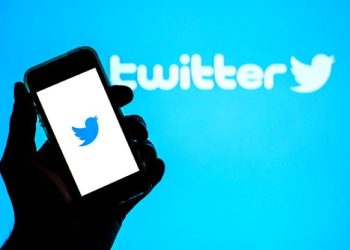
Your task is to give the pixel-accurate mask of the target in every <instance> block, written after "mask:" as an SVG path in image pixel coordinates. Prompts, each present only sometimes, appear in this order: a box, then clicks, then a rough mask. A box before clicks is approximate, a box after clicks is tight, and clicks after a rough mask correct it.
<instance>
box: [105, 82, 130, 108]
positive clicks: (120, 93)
mask: <svg viewBox="0 0 350 250" xmlns="http://www.w3.org/2000/svg"><path fill="white" fill-rule="evenodd" d="M107 94H108V96H109V99H110V100H111V102H112V105H113V106H116V107H123V106H125V105H126V104H128V103H129V102H131V101H132V99H133V97H134V94H133V93H132V90H131V89H130V88H129V87H127V86H119V85H114V86H111V87H109V88H108V90H107Z"/></svg>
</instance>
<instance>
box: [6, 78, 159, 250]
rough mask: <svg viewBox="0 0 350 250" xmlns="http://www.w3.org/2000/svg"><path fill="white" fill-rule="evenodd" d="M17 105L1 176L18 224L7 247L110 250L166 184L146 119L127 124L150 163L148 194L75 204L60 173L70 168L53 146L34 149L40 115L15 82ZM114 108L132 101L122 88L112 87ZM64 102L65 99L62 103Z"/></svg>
mask: <svg viewBox="0 0 350 250" xmlns="http://www.w3.org/2000/svg"><path fill="white" fill-rule="evenodd" d="M14 92H15V103H14V107H13V113H12V116H11V120H10V132H9V136H8V141H7V145H6V149H5V151H4V155H3V158H2V160H1V163H0V172H1V174H2V177H3V179H4V181H5V184H6V187H7V191H8V193H9V196H10V199H11V201H12V205H13V209H14V214H15V225H14V229H13V232H12V234H11V236H10V238H9V239H8V241H7V243H5V245H4V246H3V249H99V250H102V249H110V248H111V246H112V244H113V242H114V239H115V237H116V235H117V233H118V230H119V228H120V227H121V224H122V221H123V219H124V218H125V216H126V214H127V213H128V212H129V211H130V210H131V209H132V208H133V207H134V206H135V205H136V204H137V203H138V202H139V201H140V200H141V199H142V198H143V197H145V196H146V195H147V194H148V193H149V192H150V191H151V189H152V188H153V187H154V186H155V185H156V184H157V183H158V182H159V181H160V180H161V178H162V176H163V173H164V163H163V161H162V160H161V159H159V158H157V154H156V151H155V149H154V147H153V145H152V144H151V143H150V142H149V141H148V140H147V137H148V133H147V130H146V125H145V122H144V121H143V119H142V118H141V117H139V116H126V117H125V118H124V123H125V125H126V126H127V128H128V132H129V133H130V135H131V136H132V138H133V140H134V143H135V144H136V145H137V149H138V155H139V157H140V160H141V161H144V162H145V163H146V164H145V166H146V173H147V174H146V177H145V183H146V184H147V185H145V191H144V193H142V194H141V195H139V196H137V197H134V198H132V199H130V200H127V201H121V199H120V194H121V193H122V192H123V190H118V191H117V192H119V193H117V192H116V195H115V197H99V199H98V200H90V201H88V202H80V203H77V204H76V203H75V202H73V201H72V197H71V194H72V193H71V191H70V189H71V188H72V187H70V186H69V185H68V184H67V182H66V181H65V180H66V177H65V176H64V172H62V171H61V170H62V169H63V168H67V166H65V165H64V164H65V163H64V161H63V159H62V158H61V157H60V156H59V154H58V153H57V152H58V151H57V148H55V146H54V145H52V144H50V143H49V142H46V143H45V144H44V145H43V147H42V148H41V149H40V150H39V151H37V150H36V146H35V141H34V137H35V130H36V113H35V110H34V107H33V103H32V100H31V98H30V96H29V94H28V93H27V91H26V89H25V87H24V85H23V84H22V83H16V84H15V91H14ZM108 95H109V96H110V99H111V101H112V105H113V106H114V107H121V106H123V105H125V104H127V103H129V102H130V101H131V100H132V97H133V95H132V92H131V90H130V89H129V88H127V87H123V86H113V87H110V89H109V91H108ZM63 101H64V100H63Z"/></svg>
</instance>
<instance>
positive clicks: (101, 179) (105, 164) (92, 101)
mask: <svg viewBox="0 0 350 250" xmlns="http://www.w3.org/2000/svg"><path fill="white" fill-rule="evenodd" d="M24 82H25V85H26V87H27V89H28V91H29V93H30V94H31V96H32V97H33V101H34V106H35V108H36V111H37V113H38V116H39V119H40V120H41V123H42V125H43V128H44V130H45V133H46V135H47V137H48V140H49V142H50V143H55V144H56V145H58V147H57V148H59V151H60V154H61V155H62V158H64V160H65V162H66V164H65V165H66V166H68V171H67V172H68V173H69V175H68V176H69V179H70V180H69V182H70V183H73V186H74V189H75V191H74V192H73V193H74V196H76V197H87V196H89V195H91V194H98V193H101V192H108V190H109V191H111V190H114V192H115V190H117V191H118V190H119V191H120V192H123V195H124V196H123V197H132V196H135V195H137V194H138V193H141V192H142V189H143V187H142V185H140V183H141V182H142V181H141V182H140V180H141V179H142V175H143V165H142V163H141V162H140V161H138V160H137V157H136V156H137V154H136V151H135V149H134V145H133V142H132V140H131V138H130V137H129V136H128V134H127V133H126V132H125V131H126V130H125V128H124V127H123V126H122V123H121V122H120V121H121V119H123V114H122V112H121V111H120V109H115V108H113V107H112V105H111V102H110V100H109V97H108V94H107V88H108V86H109V82H108V80H107V77H106V75H105V72H104V70H103V68H102V66H101V62H100V60H99V58H98V56H97V53H96V52H95V51H94V50H93V49H92V48H90V47H80V48H77V49H74V50H72V51H69V52H67V53H65V54H63V55H61V56H58V57H56V58H53V59H51V60H49V61H46V62H44V63H41V64H39V65H37V66H35V67H32V68H30V69H29V70H28V71H27V72H26V73H25V76H24ZM128 192H130V193H128ZM112 195H115V194H112Z"/></svg>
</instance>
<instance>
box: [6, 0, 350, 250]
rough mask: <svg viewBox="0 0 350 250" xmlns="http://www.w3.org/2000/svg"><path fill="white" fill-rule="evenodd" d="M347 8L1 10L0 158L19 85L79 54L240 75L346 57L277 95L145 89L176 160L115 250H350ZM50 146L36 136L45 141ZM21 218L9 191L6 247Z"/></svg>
mask: <svg viewBox="0 0 350 250" xmlns="http://www.w3.org/2000/svg"><path fill="white" fill-rule="evenodd" d="M349 10H350V5H349V3H348V2H347V1H345V0H344V1H339V0H332V1H330V0H318V1H316V0H312V1H302V0H296V1H288V2H286V1H274V0H265V1H228V0H227V1H224V0H216V1H206V0H205V1H204V0H201V1H199V0H198V1H186V0H177V1H161V0H157V1H141V0H140V1H121V0H113V1H90V2H89V1H71V0H61V1H57V2H54V1H28V0H17V1H9V0H7V1H6V0H2V1H0V83H1V84H0V102H1V105H0V114H1V123H0V153H2V152H3V149H4V146H5V142H6V137H7V132H8V120H9V116H10V113H11V110H12V103H13V93H12V92H13V83H14V82H15V81H18V80H22V77H23V73H24V72H25V70H26V69H27V68H29V67H30V66H33V65H34V64H37V63H39V62H41V61H43V60H46V59H49V58H51V57H53V56H56V55H58V54H60V53H63V52H65V51H67V50H70V49H72V48H75V47H78V46H81V45H90V46H92V47H94V48H95V49H96V50H97V51H98V53H99V54H100V56H101V59H102V61H103V64H104V66H105V68H106V70H107V71H108V69H109V58H110V56H111V55H112V54H118V55H119V56H121V57H122V60H123V61H127V62H135V63H138V64H140V63H144V64H146V65H147V66H149V67H152V66H153V65H154V64H156V63H161V64H162V65H164V66H167V65H169V64H171V63H177V62H178V57H179V55H181V54H182V53H189V54H193V53H199V54H201V56H202V57H203V60H204V63H206V64H211V63H212V62H211V61H212V56H213V55H214V54H215V53H222V54H224V55H225V57H226V60H227V63H229V64H232V65H236V66H239V65H241V64H244V63H257V64H259V65H260V66H261V67H266V66H268V65H269V64H271V63H285V64H287V65H289V60H290V57H291V56H296V57H297V58H299V59H300V60H303V61H305V62H309V61H310V60H311V58H312V57H313V56H314V55H315V54H317V53H325V54H329V55H331V54H333V55H335V57H336V63H335V64H334V68H333V72H332V75H331V78H330V80H329V82H328V83H327V84H326V85H325V87H324V88H322V89H321V90H319V91H317V92H315V93H312V94H307V95H301V94H297V93H294V92H292V91H291V90H290V87H291V86H293V85H295V81H294V79H293V78H292V76H291V75H290V74H286V75H283V76H278V78H277V79H276V86H275V88H274V89H273V90H270V91H267V90H265V89H260V90H255V91H247V90H243V89H236V90H234V91H223V90H221V89H219V88H214V89H213V90H211V91H201V90H198V89H196V88H191V89H190V90H188V91H182V90H181V89H179V88H176V89H174V90H172V91H168V92H165V91H160V90H157V91H144V90H142V89H141V88H139V89H137V90H136V91H135V100H134V102H133V103H132V104H130V105H129V106H128V107H126V108H125V109H124V112H125V113H137V114H140V115H142V116H143V117H144V118H145V119H146V121H147V123H148V128H149V132H150V137H151V140H152V141H153V142H154V144H155V145H156V146H157V149H158V152H159V155H160V156H161V157H162V158H164V160H165V162H166V164H167V171H166V174H165V176H164V179H163V181H162V182H161V183H160V185H159V186H158V187H157V188H156V189H155V190H154V192H152V194H150V195H149V196H148V197H147V198H146V199H145V200H144V201H142V202H141V203H140V204H139V205H138V206H137V207H136V208H135V209H134V210H133V211H132V212H131V213H130V214H129V216H128V217H127V219H126V220H125V222H124V225H123V228H122V229H121V231H120V233H119V235H118V237H117V240H116V242H115V245H114V249H153V250H156V249H169V250H170V249H176V250H178V249H240V250H246V249H247V250H248V249H249V250H265V249H266V250H281V249H284V250H288V249H291V250H295V249H299V250H310V249H318V250H322V249H324V250H329V249H332V250H346V249H350V215H349V211H350V197H349V191H350V184H349V179H350V170H349V167H350V164H349V158H348V157H349V155H350V154H349V153H350V146H349V144H350V143H349V142H350V136H349V128H350V126H349V125H350V124H349V122H350V116H349V115H350V110H349V104H348V103H349V101H348V100H349V97H350V80H349V70H350V62H349V58H350V49H349V48H350V46H349V44H350V37H349V34H350V18H349ZM44 140H45V135H44V134H43V132H42V131H41V130H40V131H39V132H38V136H37V142H38V144H41V143H42V142H43V141H44ZM12 225H13V212H12V207H11V203H10V201H9V199H8V196H7V193H6V189H5V187H4V184H3V182H2V180H1V182H0V245H1V244H2V242H3V241H4V240H5V239H6V238H7V236H8V235H9V233H10V231H11V228H12Z"/></svg>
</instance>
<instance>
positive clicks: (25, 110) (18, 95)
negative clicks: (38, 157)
mask: <svg viewBox="0 0 350 250" xmlns="http://www.w3.org/2000/svg"><path fill="white" fill-rule="evenodd" d="M14 96H15V103H14V105H13V111H12V115H11V119H10V131H9V136H8V139H7V145H6V149H5V153H4V157H5V158H14V157H19V155H30V154H33V153H35V150H36V147H35V128H36V127H35V126H36V113H35V109H34V105H33V102H32V99H31V97H30V95H29V93H28V92H27V90H26V89H25V86H24V84H23V83H19V82H18V83H16V84H15V87H14Z"/></svg>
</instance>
